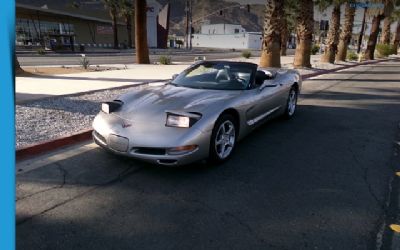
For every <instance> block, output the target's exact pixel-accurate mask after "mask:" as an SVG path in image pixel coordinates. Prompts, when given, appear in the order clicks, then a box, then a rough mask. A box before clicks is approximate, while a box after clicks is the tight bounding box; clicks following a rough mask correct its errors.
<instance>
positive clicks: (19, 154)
mask: <svg viewBox="0 0 400 250" xmlns="http://www.w3.org/2000/svg"><path fill="white" fill-rule="evenodd" d="M391 60H396V59H394V58H389V59H382V60H374V61H368V62H364V63H358V64H354V65H345V66H342V67H339V68H335V69H328V70H322V71H320V72H315V73H311V74H305V75H303V76H302V78H303V80H306V79H308V78H311V77H315V76H319V75H324V74H329V73H333V72H336V71H339V70H343V69H349V68H353V67H357V66H362V65H370V64H376V63H379V62H385V61H391ZM149 83H150V82H145V83H141V84H138V85H135V86H140V85H145V84H149ZM80 94H82V93H80ZM92 131H93V130H92V129H90V130H85V131H82V132H80V133H77V134H74V135H70V136H66V137H62V138H57V139H54V140H50V141H45V142H41V143H37V144H34V145H31V146H27V147H24V148H21V149H18V150H16V160H17V161H20V160H23V159H26V158H29V157H33V156H37V155H40V154H44V153H47V152H50V151H53V150H56V149H59V148H62V147H67V146H70V145H73V144H76V143H80V142H84V141H88V140H90V139H91V138H92Z"/></svg>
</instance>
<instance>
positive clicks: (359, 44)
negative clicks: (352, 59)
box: [357, 2, 368, 54]
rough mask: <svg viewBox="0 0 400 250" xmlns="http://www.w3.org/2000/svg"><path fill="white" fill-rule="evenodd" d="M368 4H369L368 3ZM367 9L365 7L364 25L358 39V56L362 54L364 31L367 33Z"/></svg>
mask: <svg viewBox="0 0 400 250" xmlns="http://www.w3.org/2000/svg"><path fill="white" fill-rule="evenodd" d="M367 3H368V2H367ZM367 9H368V7H364V16H363V20H362V24H361V30H360V35H359V37H358V46H357V54H359V53H360V51H361V44H362V40H363V36H364V31H365V17H366V15H367Z"/></svg>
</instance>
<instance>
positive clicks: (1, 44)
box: [0, 0, 15, 250]
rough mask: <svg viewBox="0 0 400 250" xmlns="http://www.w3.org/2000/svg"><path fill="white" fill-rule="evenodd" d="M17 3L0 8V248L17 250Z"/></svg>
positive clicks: (9, 1)
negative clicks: (15, 73)
mask: <svg viewBox="0 0 400 250" xmlns="http://www.w3.org/2000/svg"><path fill="white" fill-rule="evenodd" d="M14 44H15V2H14V0H2V4H1V8H0V53H1V56H0V107H1V116H2V118H1V120H0V155H1V156H0V249H2V250H9V249H15V198H14V197H15V136H14V135H15V126H14V113H15V112H14V80H15V79H14V67H13V60H14V57H13V56H14V54H13V53H14Z"/></svg>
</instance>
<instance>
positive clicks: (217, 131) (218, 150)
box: [209, 114, 237, 164]
mask: <svg viewBox="0 0 400 250" xmlns="http://www.w3.org/2000/svg"><path fill="white" fill-rule="evenodd" d="M236 124H237V123H236V120H235V118H234V117H233V116H232V115H230V114H223V115H222V116H220V117H219V118H218V120H217V121H216V123H215V125H214V128H213V131H212V134H211V141H210V154H209V160H210V162H211V163H217V164H219V163H222V162H224V161H226V160H228V159H229V158H230V157H231V155H232V153H233V151H234V149H235V146H236V141H237V125H236Z"/></svg>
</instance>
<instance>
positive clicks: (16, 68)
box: [14, 52, 23, 73]
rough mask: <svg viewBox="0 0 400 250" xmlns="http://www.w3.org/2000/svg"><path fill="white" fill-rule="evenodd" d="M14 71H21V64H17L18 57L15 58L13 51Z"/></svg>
mask: <svg viewBox="0 0 400 250" xmlns="http://www.w3.org/2000/svg"><path fill="white" fill-rule="evenodd" d="M14 71H15V73H20V72H22V71H23V70H22V68H21V65H20V64H19V61H18V58H17V55H16V54H15V52H14Z"/></svg>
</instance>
